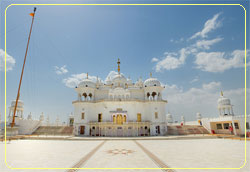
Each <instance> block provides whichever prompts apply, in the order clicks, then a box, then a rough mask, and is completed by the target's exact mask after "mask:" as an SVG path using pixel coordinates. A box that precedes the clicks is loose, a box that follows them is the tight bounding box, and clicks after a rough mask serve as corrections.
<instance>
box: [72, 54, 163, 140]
mask: <svg viewBox="0 0 250 172" xmlns="http://www.w3.org/2000/svg"><path fill="white" fill-rule="evenodd" d="M117 64H118V73H117V75H115V76H114V77H113V78H109V79H108V80H107V81H106V82H105V83H103V82H101V80H99V79H98V78H97V81H96V82H94V81H92V80H90V79H89V78H88V74H87V77H86V78H85V79H84V80H83V81H82V82H80V83H79V84H78V86H77V87H76V88H75V91H76V92H77V100H75V101H73V102H72V104H73V106H74V134H75V135H84V136H149V135H163V134H165V133H166V130H167V126H166V104H167V101H166V100H163V99H162V91H163V89H164V87H163V86H162V85H161V83H160V81H158V80H157V79H156V78H153V77H152V74H150V78H148V79H147V80H145V81H144V82H143V80H142V79H141V78H140V79H139V80H138V81H137V82H136V83H135V84H134V83H132V80H131V79H129V78H126V77H125V76H124V75H123V74H121V73H120V61H119V59H118V62H117Z"/></svg>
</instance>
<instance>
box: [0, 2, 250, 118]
mask: <svg viewBox="0 0 250 172" xmlns="http://www.w3.org/2000/svg"><path fill="white" fill-rule="evenodd" d="M14 2H17V1H12V3H14ZM18 2H19V3H28V2H30V1H18ZM35 2H37V3H46V1H38V0H37V1H32V3H35ZM53 2H54V3H58V1H50V3H53ZM62 2H64V3H89V1H70V2H68V1H60V3H62ZM106 2H107V3H114V2H116V3H131V2H132V1H106ZM176 2H178V3H199V2H201V1H175V3H176ZM202 2H203V3H206V2H205V1H202ZM218 2H219V1H218ZM91 3H100V1H95V2H91ZM101 3H104V1H102V2H101ZM132 3H161V4H162V3H173V2H172V1H137V2H134V1H133V2H132ZM207 3H209V2H207ZM213 3H216V1H213ZM219 3H241V4H242V5H244V7H245V8H246V10H247V11H248V9H249V2H248V1H235V2H234V1H220V2H219ZM9 4H10V3H9V1H7V0H4V1H1V18H0V24H1V25H0V29H1V30H0V83H1V84H0V113H1V116H2V119H3V118H4V65H3V64H4V52H5V46H4V9H5V8H6V7H7V6H8V5H9ZM33 7H34V6H27V5H25V6H11V7H9V8H8V10H7V17H6V18H7V29H6V33H7V36H6V40H7V44H6V46H7V51H6V52H7V59H6V63H7V68H6V70H7V83H6V85H7V92H6V93H7V95H6V100H7V107H9V105H10V103H11V101H12V100H14V99H15V98H16V94H17V88H18V82H19V78H20V73H21V67H22V64H23V58H24V53H25V48H26V44H27V37H28V33H29V28H30V24H31V17H30V16H29V15H28V14H29V13H30V12H32V10H33ZM36 7H37V12H36V16H35V21H34V26H33V31H32V35H31V40H30V46H29V51H28V56H27V61H26V66H25V71H24V77H23V82H22V87H21V97H20V99H21V100H23V101H24V113H25V115H24V116H25V117H27V115H28V114H29V113H30V112H31V113H32V116H33V118H39V115H40V114H41V113H42V112H43V113H44V114H45V117H46V116H49V117H50V119H51V120H55V119H56V117H59V118H60V119H61V121H66V120H67V116H68V115H69V114H70V113H71V112H73V106H72V101H74V100H76V98H77V94H76V92H75V90H74V87H75V86H76V85H77V84H78V83H79V82H80V81H81V80H82V79H84V78H85V77H86V73H87V72H88V73H89V76H90V77H91V78H93V79H95V78H96V77H97V76H98V77H99V78H101V79H102V80H103V82H105V79H106V78H107V76H109V75H112V74H114V72H115V71H116V68H117V65H116V62H117V58H120V60H121V72H122V73H123V74H124V75H125V76H126V77H130V78H131V79H132V80H133V81H134V82H136V80H137V79H138V78H139V77H142V79H143V80H146V79H147V78H149V73H150V72H152V74H153V77H155V78H158V79H159V81H160V82H161V83H162V85H164V86H165V90H164V92H163V97H164V99H166V100H168V104H167V106H166V110H167V112H169V113H171V114H172V115H173V118H174V120H177V121H178V120H180V116H184V117H185V118H186V120H195V116H196V113H197V112H200V113H201V114H202V116H203V117H216V116H218V110H217V99H218V98H219V96H220V92H221V90H222V91H223V92H224V96H225V97H228V98H230V99H231V103H232V104H233V105H234V106H233V108H234V113H235V114H236V115H244V94H245V89H244V82H245V80H244V58H245V55H244V54H245V51H244V48H245V44H244V40H245V35H244V34H245V30H244V24H245V23H244V10H243V8H242V7H240V6H36ZM247 20H249V15H248V14H247ZM247 28H249V24H248V23H247ZM247 35H249V32H248V31H247ZM249 56H250V48H249V36H247V66H249V65H250V62H249ZM248 68H249V67H247V95H248V94H249V69H248ZM248 102H249V101H248V100H247V104H249V103H248ZM7 113H8V110H7ZM249 113H250V112H249V108H247V114H249Z"/></svg>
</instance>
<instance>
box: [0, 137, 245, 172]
mask: <svg viewBox="0 0 250 172" xmlns="http://www.w3.org/2000/svg"><path fill="white" fill-rule="evenodd" d="M244 143H245V142H244V141H242V140H231V139H182V140H180V139H178V140H165V139H162V140H160V139H157V140H156V139H136V140H133V139H131V140H130V139H124V138H120V139H112V140H111V139H89V140H79V141H78V140H71V141H69V140H13V141H11V142H9V141H8V142H7V162H8V165H9V166H11V167H15V168H72V167H75V168H163V167H170V168H187V167H189V168H191V167H193V168H211V167H214V168H238V167H240V166H242V165H243V163H244ZM247 147H249V141H248V142H247ZM247 153H248V154H250V150H249V149H248V150H247ZM0 154H1V164H0V165H1V171H4V172H7V171H10V169H8V168H7V167H6V165H5V164H4V142H1V143H0ZM247 161H249V156H248V157H247ZM249 170H250V166H249V164H246V166H244V167H243V168H242V169H240V170H236V169H235V170H230V171H237V172H238V171H239V172H248V171H249ZM11 171H30V170H25V169H21V170H11ZM37 171H55V170H53V169H50V170H46V169H44V170H37ZM56 171H67V172H70V171H73V170H69V169H61V170H56ZM76 171H111V170H89V169H81V170H76ZM112 171H120V170H112ZM122 171H164V170H162V169H154V170H153V169H150V170H145V169H144V170H143V169H141V170H134V169H126V170H122ZM165 171H167V170H165ZM168 171H169V172H171V171H177V172H179V171H193V170H183V169H174V170H168ZM195 171H198V172H201V171H202V172H203V171H219V172H221V171H222V172H225V171H228V170H195Z"/></svg>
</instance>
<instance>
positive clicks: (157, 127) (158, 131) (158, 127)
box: [156, 125, 160, 134]
mask: <svg viewBox="0 0 250 172" xmlns="http://www.w3.org/2000/svg"><path fill="white" fill-rule="evenodd" d="M156 132H157V134H160V126H159V125H158V126H156Z"/></svg>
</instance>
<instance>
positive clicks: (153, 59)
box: [151, 57, 159, 62]
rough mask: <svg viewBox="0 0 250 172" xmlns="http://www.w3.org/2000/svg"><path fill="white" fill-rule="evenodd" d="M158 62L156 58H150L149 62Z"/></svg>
mask: <svg viewBox="0 0 250 172" xmlns="http://www.w3.org/2000/svg"><path fill="white" fill-rule="evenodd" d="M158 61H159V59H157V58H155V57H154V58H152V60H151V62H158Z"/></svg>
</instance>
